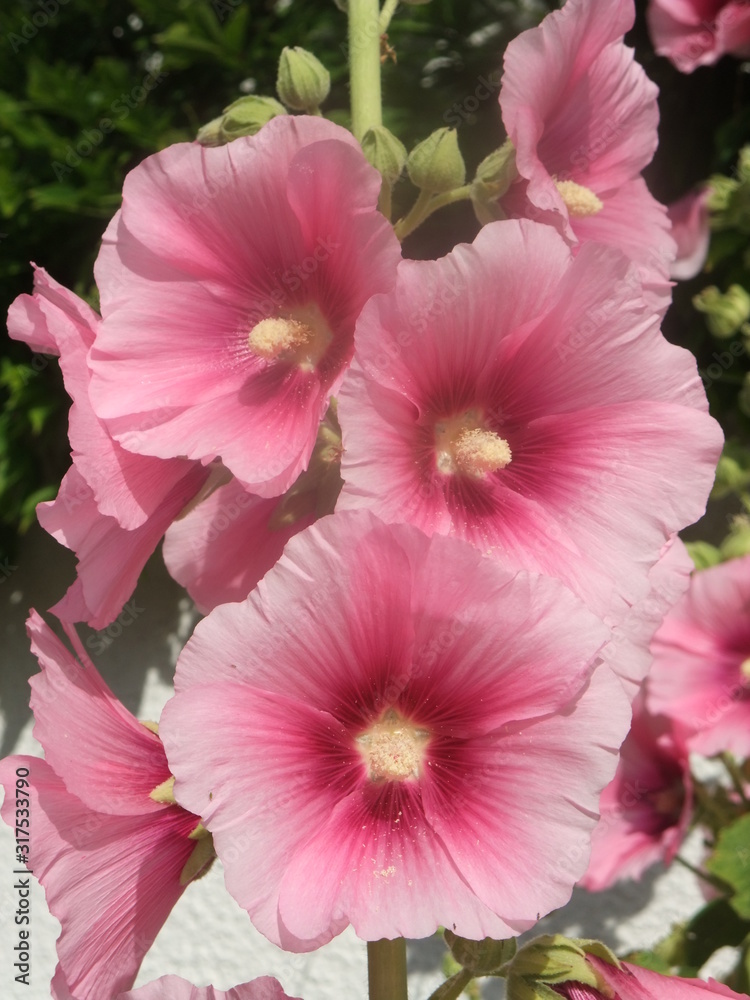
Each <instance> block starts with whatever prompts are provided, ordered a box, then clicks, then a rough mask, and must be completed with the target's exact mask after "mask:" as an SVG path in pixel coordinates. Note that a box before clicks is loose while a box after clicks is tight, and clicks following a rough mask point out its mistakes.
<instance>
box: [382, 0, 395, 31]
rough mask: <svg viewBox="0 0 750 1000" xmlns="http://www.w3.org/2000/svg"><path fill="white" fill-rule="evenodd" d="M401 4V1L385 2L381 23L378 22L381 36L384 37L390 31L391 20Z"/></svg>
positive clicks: (387, 0) (388, 0)
mask: <svg viewBox="0 0 750 1000" xmlns="http://www.w3.org/2000/svg"><path fill="white" fill-rule="evenodd" d="M399 3H400V0H385V3H384V4H383V9H382V10H381V12H380V21H379V22H378V24H379V27H380V34H381V35H384V34H385V33H386V31H388V25H389V24H390V23H391V18H392V17H393V15H394V14H395V13H396V8H397V7H398V5H399Z"/></svg>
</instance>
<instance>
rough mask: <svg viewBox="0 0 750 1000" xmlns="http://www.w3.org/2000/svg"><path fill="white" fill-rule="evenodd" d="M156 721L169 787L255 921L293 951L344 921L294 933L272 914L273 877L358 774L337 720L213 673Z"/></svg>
mask: <svg viewBox="0 0 750 1000" xmlns="http://www.w3.org/2000/svg"><path fill="white" fill-rule="evenodd" d="M227 607H229V606H227ZM232 607H236V606H232ZM219 610H223V608H222V609H219ZM208 620H209V619H207V621H208ZM236 673H237V671H235V674H236ZM287 686H289V687H290V688H291V689H292V690H294V688H293V686H292V685H287ZM209 719H210V720H211V721H210V723H209V722H208V720H209ZM159 731H160V735H161V736H162V737H163V739H164V745H165V748H166V751H167V755H168V758H169V763H170V767H171V768H172V770H173V771H174V773H175V775H176V777H177V781H176V783H175V796H176V798H177V800H178V801H179V802H180V804H181V805H183V806H184V807H185V808H188V809H190V810H191V811H194V812H196V813H197V814H198V815H200V816H201V818H202V821H203V822H204V824H205V825H206V826H208V827H209V828H210V829H211V833H212V835H213V838H214V846H215V848H216V851H217V854H218V855H219V856H220V857H221V859H222V864H223V865H224V877H225V882H226V886H227V889H228V890H229V892H230V893H231V894H232V895H233V896H234V897H235V899H236V900H237V901H238V902H239V903H240V905H241V906H243V907H244V908H245V909H246V910H247V911H248V913H249V914H250V916H251V917H252V920H253V923H254V924H255V926H256V927H257V928H258V929H259V930H260V931H262V933H263V934H265V935H266V936H267V937H268V938H269V939H270V940H272V941H274V942H275V943H276V944H279V945H281V946H282V947H285V948H287V949H288V950H291V951H309V950H311V949H313V948H316V947H319V946H320V945H322V944H324V943H325V942H326V941H328V940H330V938H331V937H333V935H334V934H337V933H339V932H340V931H341V930H343V928H344V927H345V926H346V924H347V923H348V920H346V919H344V918H342V917H339V919H338V921H337V922H336V926H335V927H332V928H329V927H328V925H326V927H325V928H324V929H323V931H321V932H320V934H319V935H318V936H316V937H315V938H314V940H305V941H303V942H301V941H298V940H296V938H295V935H293V934H291V933H290V932H289V931H288V930H287V928H285V927H284V925H283V924H282V923H281V921H280V919H279V915H278V884H279V882H280V881H281V879H282V877H283V873H284V870H285V869H286V867H287V866H288V864H289V861H290V860H291V858H292V857H293V855H294V852H295V851H296V850H298V849H299V848H300V847H302V846H303V845H304V844H305V843H306V842H307V841H308V840H309V839H310V837H311V836H312V835H313V834H314V832H315V831H316V830H319V829H320V828H321V827H322V826H324V825H325V823H326V820H327V818H328V816H329V815H330V813H331V810H332V809H333V808H334V807H335V805H336V802H337V801H338V799H339V798H340V797H342V796H344V797H345V796H346V795H347V794H349V792H351V791H352V790H353V789H354V788H355V787H356V786H357V783H358V781H359V780H361V776H360V772H361V771H362V770H363V765H362V763H361V760H360V758H359V755H358V754H357V752H356V751H355V749H354V747H353V745H352V743H351V740H350V739H349V738H348V734H347V731H346V729H345V727H344V726H343V725H342V724H341V722H340V721H338V720H337V719H335V718H334V717H333V716H332V715H330V714H329V713H327V712H324V711H321V710H320V709H317V708H314V707H312V706H310V705H308V704H305V703H304V701H302V700H300V699H299V698H298V697H296V691H295V695H294V696H290V695H285V694H280V693H276V692H273V693H271V692H268V691H261V690H259V689H256V688H254V687H251V686H250V685H248V684H246V683H244V684H238V683H234V684H231V683H214V684H211V685H200V684H199V685H196V686H194V687H191V688H190V689H189V690H188V691H186V692H185V693H184V694H183V695H182V696H181V697H180V698H179V699H177V698H175V699H173V700H172V701H170V702H168V703H167V705H166V707H165V708H164V711H163V713H162V716H161V720H160V727H159ZM240 760H241V768H240V770H239V771H238V768H237V763H238V761H240ZM260 858H262V859H263V861H262V864H261V863H258V860H259V859H260ZM326 878H327V875H326ZM308 937H310V936H309V935H308Z"/></svg>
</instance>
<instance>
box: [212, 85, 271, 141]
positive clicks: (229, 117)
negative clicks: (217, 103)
mask: <svg viewBox="0 0 750 1000" xmlns="http://www.w3.org/2000/svg"><path fill="white" fill-rule="evenodd" d="M285 114H286V108H285V107H284V105H283V104H279V102H278V101H277V100H275V98H273V97H256V96H255V95H254V94H251V95H249V96H248V97H240V98H239V99H238V100H236V101H233V102H232V104H230V105H228V106H227V107H226V108H224V111H223V112H222V113H221V115H220V116H219V117H218V118H214V119H213V121H210V122H209V123H208V125H204V126H203V128H201V129H200V130H199V131H198V135H197V139H198V142H199V143H200V144H201V145H202V146H223V145H225V144H226V143H227V142H231V141H232V140H233V139H239V138H240V136H242V135H255V133H256V132H259V131H260V130H261V129H262V128H263V126H264V125H265V124H266V122H269V121H270V120H271V119H272V118H275V117H276V116H277V115H285Z"/></svg>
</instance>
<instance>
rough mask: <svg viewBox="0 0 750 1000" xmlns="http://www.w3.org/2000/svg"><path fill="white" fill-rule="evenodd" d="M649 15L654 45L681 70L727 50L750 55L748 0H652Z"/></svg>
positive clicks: (708, 61)
mask: <svg viewBox="0 0 750 1000" xmlns="http://www.w3.org/2000/svg"><path fill="white" fill-rule="evenodd" d="M647 17H648V26H649V30H650V32H651V38H652V40H653V43H654V48H655V49H656V51H657V52H658V53H659V55H660V56H666V57H667V59H669V60H670V61H671V62H673V63H674V65H675V66H676V67H677V69H679V70H680V71H681V72H682V73H692V72H693V70H695V69H697V68H698V67H699V66H710V65H711V64H712V63H715V62H716V61H717V60H718V59H720V58H721V57H722V56H723V55H726V54H727V53H728V54H729V55H733V56H738V57H739V58H741V59H747V58H749V57H750V6H748V4H747V0H651V2H650V4H649V7H648V11H647Z"/></svg>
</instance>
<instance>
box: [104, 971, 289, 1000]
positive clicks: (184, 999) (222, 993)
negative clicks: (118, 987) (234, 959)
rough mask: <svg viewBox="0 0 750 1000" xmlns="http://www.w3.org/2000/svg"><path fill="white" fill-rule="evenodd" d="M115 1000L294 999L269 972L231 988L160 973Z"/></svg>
mask: <svg viewBox="0 0 750 1000" xmlns="http://www.w3.org/2000/svg"><path fill="white" fill-rule="evenodd" d="M117 1000H294V997H288V996H287V995H286V993H285V992H284V991H283V989H282V988H281V984H280V983H279V982H278V981H277V980H276V979H272V978H271V977H270V976H261V978H260V979H253V981H252V982H251V983H243V984H242V985H241V986H234V987H233V988H232V989H231V990H217V989H214V987H213V986H202V987H200V986H193V984H192V983H189V982H188V981H187V980H186V979H182V978H181V977H180V976H162V977H161V979H156V980H155V981H154V982H153V983H149V984H148V985H147V986H141V988H140V989H138V990H131V991H129V992H128V993H122V994H120V996H119V997H118V998H117Z"/></svg>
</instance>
